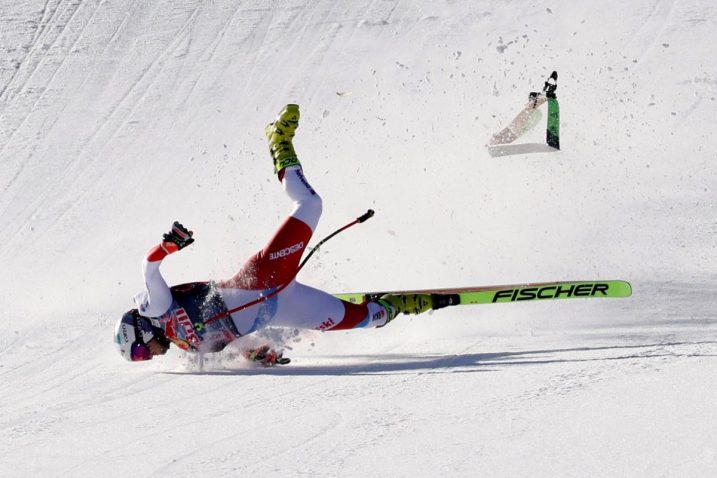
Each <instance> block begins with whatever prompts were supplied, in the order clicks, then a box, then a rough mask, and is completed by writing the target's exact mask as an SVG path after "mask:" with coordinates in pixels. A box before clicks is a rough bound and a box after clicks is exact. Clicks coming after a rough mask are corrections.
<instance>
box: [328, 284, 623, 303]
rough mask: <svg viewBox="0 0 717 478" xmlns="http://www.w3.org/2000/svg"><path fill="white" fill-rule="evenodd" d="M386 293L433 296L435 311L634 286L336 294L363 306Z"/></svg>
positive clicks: (609, 294)
mask: <svg viewBox="0 0 717 478" xmlns="http://www.w3.org/2000/svg"><path fill="white" fill-rule="evenodd" d="M385 294H398V295H401V294H430V295H431V301H432V302H433V304H432V308H433V309H442V308H444V307H448V306H452V305H468V304H496V303H504V302H523V301H531V300H550V299H590V298H617V297H630V296H631V295H632V286H631V285H630V283H629V282H626V281H622V280H611V281H577V282H540V283H530V284H513V285H495V286H480V287H459V288H452V289H422V290H399V291H383V292H346V293H339V294H334V297H338V298H339V299H341V300H345V301H347V302H352V303H355V304H361V303H364V302H368V301H370V300H376V299H378V298H380V297H381V296H382V295H385Z"/></svg>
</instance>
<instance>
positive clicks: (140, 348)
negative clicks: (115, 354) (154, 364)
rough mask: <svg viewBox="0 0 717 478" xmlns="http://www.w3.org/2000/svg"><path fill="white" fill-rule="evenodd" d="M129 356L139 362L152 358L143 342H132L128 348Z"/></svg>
mask: <svg viewBox="0 0 717 478" xmlns="http://www.w3.org/2000/svg"><path fill="white" fill-rule="evenodd" d="M130 358H131V359H132V361H133V362H141V361H144V360H151V359H152V352H150V351H149V347H148V346H147V344H145V343H144V342H139V341H137V342H134V343H133V344H132V347H131V348H130Z"/></svg>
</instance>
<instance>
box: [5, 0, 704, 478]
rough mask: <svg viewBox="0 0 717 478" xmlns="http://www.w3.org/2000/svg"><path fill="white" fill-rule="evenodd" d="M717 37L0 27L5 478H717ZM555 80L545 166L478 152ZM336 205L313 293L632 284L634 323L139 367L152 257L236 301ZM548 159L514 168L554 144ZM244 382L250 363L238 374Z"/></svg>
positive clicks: (571, 18)
mask: <svg viewBox="0 0 717 478" xmlns="http://www.w3.org/2000/svg"><path fill="white" fill-rule="evenodd" d="M716 22H717V7H715V6H714V4H713V2H710V1H707V0H695V1H692V2H685V1H678V0H635V1H633V2H618V1H615V0H608V1H606V2H592V3H591V2H558V3H556V2H549V1H542V0H537V1H530V2H529V1H525V0H518V1H513V2H507V4H506V2H498V1H490V0H485V1H479V2H473V1H437V2H429V1H421V2H419V1H412V2H406V1H404V2H401V1H388V0H373V1H364V0H357V1H329V0H317V1H306V0H303V1H299V0H296V1H277V2H263V1H245V2H231V1H214V2H205V1H200V0H181V1H168V0H159V1H156V2H146V1H141V0H126V1H118V0H42V1H40V0H24V1H14V2H11V1H9V0H5V1H4V2H3V6H2V9H1V10H0V49H2V51H3V55H2V57H0V171H2V173H1V174H0V226H1V227H2V231H3V234H2V236H0V237H1V238H2V244H3V247H2V248H0V271H1V272H0V289H1V290H3V291H5V293H4V294H2V298H1V299H0V307H1V309H2V311H3V314H2V318H0V324H2V331H3V333H2V335H0V430H2V433H1V434H0V470H2V473H0V474H2V475H3V476H18V477H21V476H22V477H24V476H95V475H98V474H99V475H102V476H108V477H109V476H126V475H128V474H130V473H131V474H132V476H151V475H155V474H158V473H162V474H167V475H170V476H176V477H181V476H248V475H249V474H250V473H256V474H260V475H264V476H302V475H308V476H347V477H348V476H361V477H363V476H378V475H384V476H412V477H413V476H418V477H422V476H426V477H430V476H437V475H439V474H440V475H448V476H481V475H485V476H525V475H528V474H530V475H531V476H536V477H543V476H545V477H547V476H550V477H554V476H675V477H677V476H680V477H682V476H708V475H711V474H712V473H714V470H715V469H717V438H715V432H717V418H716V416H715V414H714V413H713V410H712V409H713V405H714V403H715V399H716V398H717V377H716V375H715V373H714V368H715V364H716V362H715V356H717V321H716V320H715V315H714V309H715V305H717V304H716V303H715V302H716V301H715V299H714V298H713V297H714V289H715V282H716V279H717V271H716V267H715V260H714V252H715V248H716V244H715V239H714V237H715V232H717V223H716V222H715V219H714V213H713V211H714V208H715V203H716V202H717V169H716V168H715V167H714V161H715V158H716V157H717V141H716V140H715V139H714V132H713V130H714V124H715V122H714V109H715V106H717V103H716V100H715V97H716V96H717V70H716V68H715V64H714V61H713V59H714V58H715V55H716V54H717V46H716V45H715V43H714V41H713V38H714V31H715V27H716ZM553 69H555V70H557V71H558V72H559V73H560V79H559V87H558V92H557V93H558V97H559V99H560V105H561V117H562V121H561V145H562V151H560V152H557V153H533V154H518V155H510V156H502V157H496V158H494V157H491V156H490V155H489V154H488V152H487V151H486V149H485V148H484V147H483V145H484V144H485V143H486V142H487V140H488V138H490V135H491V134H493V133H494V132H496V131H498V130H499V129H500V128H501V127H503V126H504V125H505V124H507V123H508V122H509V121H510V120H511V119H512V117H513V116H514V115H515V114H516V113H517V111H518V110H519V109H520V108H521V107H522V105H523V104H524V102H525V101H526V100H527V94H528V92H530V91H533V90H535V89H537V88H539V87H540V86H541V85H542V81H543V80H544V78H545V77H546V75H547V74H549V73H550V71H552V70H553ZM288 102H297V103H299V104H300V105H301V108H302V123H301V127H300V129H299V131H298V134H297V139H296V141H295V144H296V147H297V151H298V153H299V156H300V158H301V159H302V162H303V164H304V167H305V172H306V175H307V177H308V179H309V180H310V181H311V183H312V185H313V186H314V187H315V188H316V189H317V190H318V191H319V192H320V193H321V195H322V197H323V198H324V211H325V213H324V216H323V218H322V222H321V224H320V225H319V230H318V232H317V236H319V237H323V235H325V234H328V233H329V232H331V231H333V229H335V228H336V227H338V226H341V225H343V224H345V223H346V222H348V221H349V220H351V219H352V218H354V217H356V216H358V215H359V214H362V213H363V212H364V211H365V210H366V209H368V208H373V209H375V210H376V211H377V214H376V217H375V218H374V219H372V220H371V221H369V222H367V223H366V224H364V225H361V226H360V227H357V228H354V229H351V230H350V231H347V232H346V233H345V234H344V235H342V236H340V238H337V239H334V240H332V242H330V243H329V244H327V246H326V247H325V248H324V249H323V250H322V251H321V253H320V254H318V257H317V259H312V262H311V263H309V265H307V267H306V269H305V271H302V274H301V279H302V280H303V281H304V282H307V283H310V284H312V285H316V286H318V287H323V288H326V289H327V290H331V291H343V290H364V289H381V288H395V287H399V288H423V287H437V286H440V287H451V286H461V285H471V284H502V283H515V282H526V281H544V280H572V279H593V278H595V279H626V280H630V281H631V282H632V284H633V287H634V296H633V297H632V298H630V299H626V300H614V301H599V300H595V301H574V302H569V301H568V302H566V301H560V302H553V303H548V302H545V303H535V304H501V305H496V306H481V307H478V306H476V307H466V308H460V309H458V308H453V309H446V310H441V311H436V312H435V313H433V314H427V315H425V316H419V317H413V318H411V317H403V318H399V320H397V321H396V322H394V323H392V324H391V326H390V327H387V328H384V329H381V330H373V331H354V332H337V333H333V334H320V333H318V332H316V333H314V332H301V333H295V332H294V331H273V332H272V334H273V335H272V336H270V337H269V338H272V339H274V340H278V341H279V342H280V343H283V344H284V346H285V347H287V349H288V350H287V355H290V356H291V357H292V358H293V359H294V362H293V363H292V364H291V365H290V366H289V367H286V368H282V369H271V370H263V369H255V368H250V367H248V366H247V365H246V364H245V363H243V362H242V361H241V360H240V359H238V358H237V357H236V349H235V350H229V351H226V352H224V353H222V354H221V355H220V356H218V357H214V358H212V359H210V360H209V361H208V363H206V364H205V366H204V368H203V369H200V367H199V365H198V364H197V363H196V361H194V360H193V359H192V358H190V357H187V356H185V355H183V354H180V353H178V352H176V351H173V352H171V353H170V354H168V355H167V356H166V357H164V358H163V360H154V361H152V362H150V363H145V364H128V363H126V362H124V361H123V360H122V359H121V357H120V356H119V354H117V353H116V351H115V349H114V346H113V344H112V342H111V336H112V329H113V326H114V323H115V321H116V320H117V318H118V317H119V316H120V315H121V313H122V312H123V311H124V310H127V309H128V308H130V307H131V305H132V304H131V296H132V295H133V294H134V293H135V292H136V291H137V290H139V288H141V285H142V284H141V276H140V273H139V264H140V260H141V258H142V256H143V254H144V252H145V251H146V250H147V249H148V248H149V247H150V246H151V245H153V244H154V243H156V241H157V240H158V239H159V238H160V237H161V234H162V233H163V232H165V230H166V229H167V228H168V227H169V226H170V225H171V223H172V221H173V220H175V219H179V220H181V221H182V222H183V223H184V224H187V225H189V226H190V227H192V228H193V229H194V230H195V232H196V238H197V242H196V243H195V244H194V245H193V246H192V247H191V248H189V249H187V250H186V251H183V252H182V253H181V254H179V255H177V256H173V257H172V258H170V259H168V260H167V261H166V263H165V264H164V265H163V271H164V273H165V275H166V277H167V278H168V279H169V280H170V281H171V282H172V283H180V282H186V281H192V280H203V279H208V278H225V277H228V276H230V275H232V274H233V273H234V272H235V270H236V269H237V267H238V266H239V265H240V264H241V263H242V262H243V261H244V260H245V258H246V257H248V256H249V255H250V254H251V253H253V252H254V251H255V250H256V249H258V248H259V247H261V246H262V245H263V243H264V241H265V240H267V238H268V237H269V235H270V234H271V233H272V232H273V230H274V228H275V227H276V225H277V224H278V222H279V221H280V220H281V218H283V216H284V215H285V214H286V213H287V212H288V210H289V208H290V204H289V203H288V201H287V200H286V198H285V197H284V195H283V193H282V192H281V190H280V188H279V186H278V183H277V182H276V180H275V179H274V178H273V177H272V176H271V165H270V159H269V157H268V155H267V152H266V144H265V139H264V137H263V127H264V125H265V124H266V123H267V122H268V121H269V120H271V119H272V118H273V117H274V116H275V114H276V113H277V112H278V111H279V109H280V108H281V107H282V106H283V105H284V104H285V103H288ZM542 134H543V131H542V130H541V129H540V128H538V129H537V130H536V131H535V132H533V133H531V134H530V135H528V136H527V137H526V138H525V141H530V142H540V141H541V140H542ZM237 349H238V347H237Z"/></svg>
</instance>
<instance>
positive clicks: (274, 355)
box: [244, 345, 289, 367]
mask: <svg viewBox="0 0 717 478" xmlns="http://www.w3.org/2000/svg"><path fill="white" fill-rule="evenodd" d="M283 355H284V352H277V351H276V350H274V349H272V348H271V347H269V346H268V345H262V346H260V347H256V348H253V349H249V350H246V351H245V352H244V358H246V359H247V360H251V361H252V362H258V363H260V364H261V365H263V366H264V367H271V366H272V365H277V364H279V365H284V364H287V363H289V359H288V358H284V357H283Z"/></svg>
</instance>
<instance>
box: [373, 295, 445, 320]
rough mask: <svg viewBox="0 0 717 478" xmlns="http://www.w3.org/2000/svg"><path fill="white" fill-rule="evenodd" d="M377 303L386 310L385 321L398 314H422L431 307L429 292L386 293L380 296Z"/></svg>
mask: <svg viewBox="0 0 717 478" xmlns="http://www.w3.org/2000/svg"><path fill="white" fill-rule="evenodd" d="M378 303H379V304H381V305H382V306H384V307H385V308H386V310H387V311H388V321H386V323H388V322H391V321H392V320H393V319H395V318H396V316H397V315H398V314H409V315H412V314H422V313H423V312H426V311H427V310H431V307H432V302H431V294H386V295H384V296H381V298H380V299H379V300H378Z"/></svg>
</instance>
